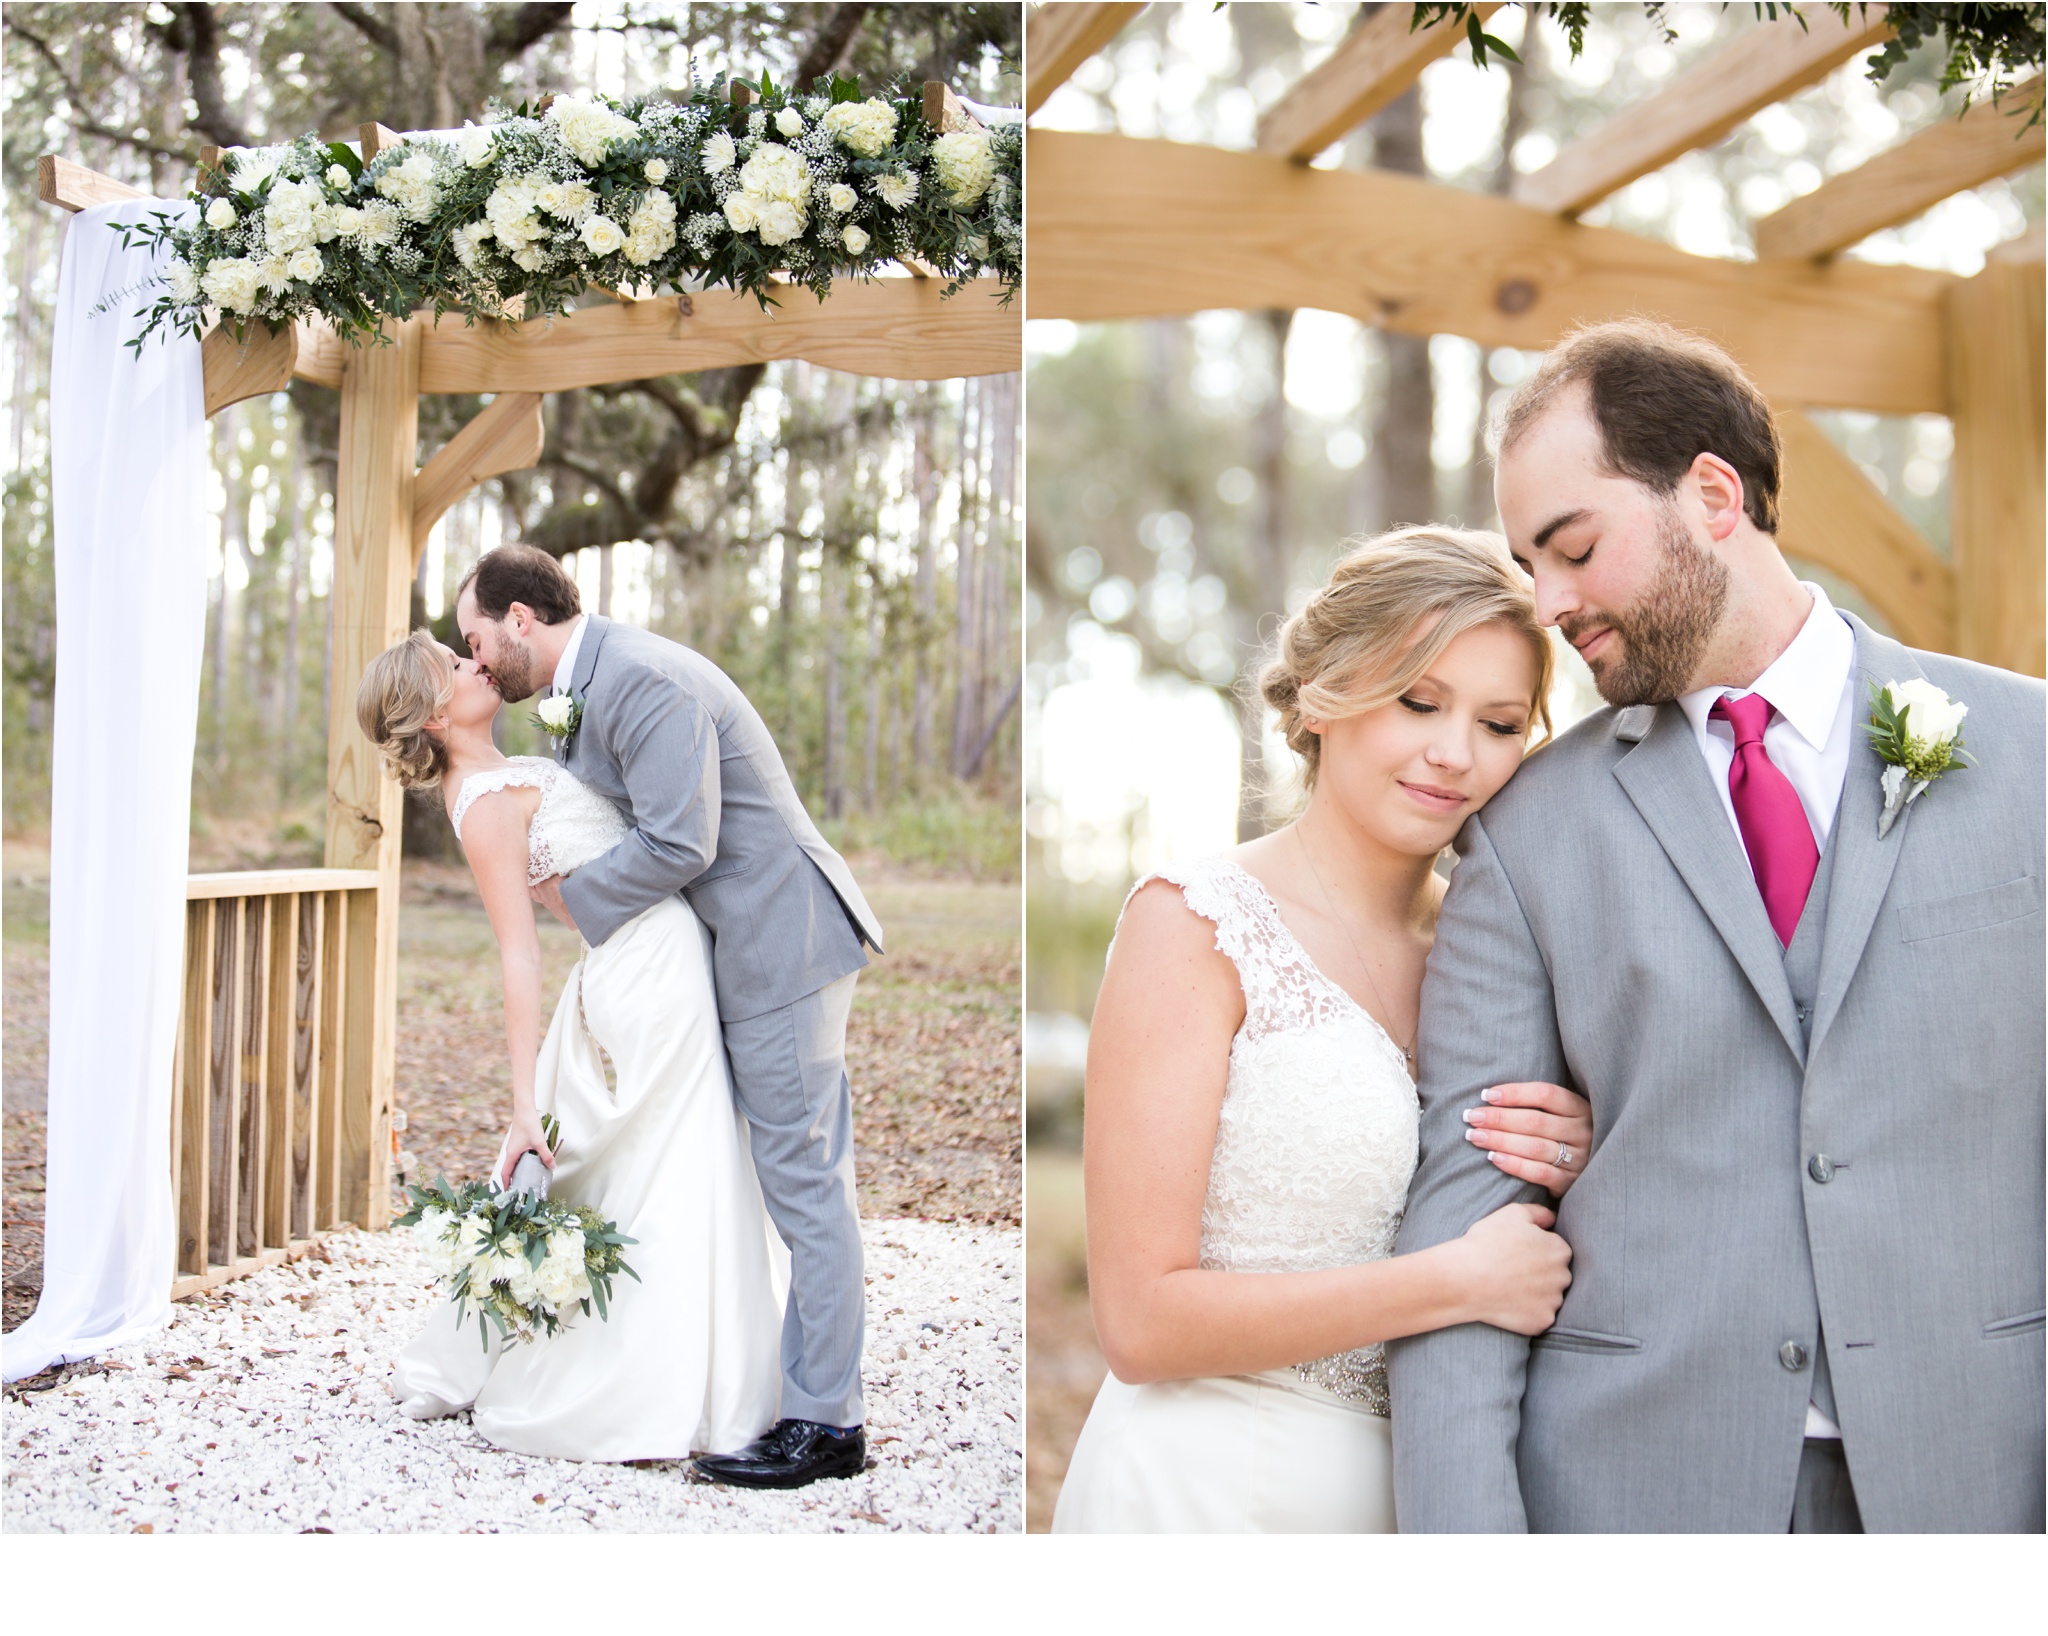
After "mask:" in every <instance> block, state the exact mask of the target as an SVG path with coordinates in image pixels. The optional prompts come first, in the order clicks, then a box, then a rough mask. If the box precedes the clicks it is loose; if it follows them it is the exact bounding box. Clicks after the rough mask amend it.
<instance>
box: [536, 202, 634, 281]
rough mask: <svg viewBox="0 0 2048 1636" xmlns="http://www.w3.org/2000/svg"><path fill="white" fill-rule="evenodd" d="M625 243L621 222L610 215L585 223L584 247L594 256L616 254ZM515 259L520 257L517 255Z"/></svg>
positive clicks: (594, 218)
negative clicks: (620, 226)
mask: <svg viewBox="0 0 2048 1636" xmlns="http://www.w3.org/2000/svg"><path fill="white" fill-rule="evenodd" d="M625 243H626V235H625V234H624V233H623V232H622V231H620V228H619V224H618V223H617V222H615V221H613V220H612V219H611V217H609V216H592V217H591V218H590V220H589V221H587V222H585V223H584V224H583V244H584V248H586V249H587V250H589V252H590V253H591V254H592V255H594V256H610V255H616V254H618V252H619V251H620V250H621V249H623V248H624V247H625ZM513 259H514V260H517V259H518V258H517V257H516V256H515V257H514V258H513ZM521 265H522V266H523V265H525V264H524V263H521ZM529 271H531V269H529Z"/></svg>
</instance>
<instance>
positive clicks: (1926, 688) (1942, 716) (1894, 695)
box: [1885, 677, 1970, 751]
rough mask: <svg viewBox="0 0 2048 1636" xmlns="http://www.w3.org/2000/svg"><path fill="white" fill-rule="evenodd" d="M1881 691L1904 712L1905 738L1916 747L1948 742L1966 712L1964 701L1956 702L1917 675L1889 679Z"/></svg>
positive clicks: (1958, 729)
mask: <svg viewBox="0 0 2048 1636" xmlns="http://www.w3.org/2000/svg"><path fill="white" fill-rule="evenodd" d="M1885 692H1886V693H1887V694H1888V695H1889V696H1890V698H1891V702H1892V708H1893V709H1894V710H1896V711H1899V712H1900V713H1902V714H1903V715H1904V716H1905V718H1906V739H1907V742H1908V743H1910V744H1911V745H1912V746H1913V748H1914V749H1916V750H1921V751H1926V750H1932V749H1936V748H1938V747H1939V746H1941V745H1944V744H1948V743H1951V742H1952V741H1953V740H1954V739H1955V736H1956V734H1957V733H1959V732H1960V731H1961V730H1962V726H1963V718H1964V717H1965V716H1967V715H1968V714H1969V713H1970V707H1969V706H1968V705H1966V704H1957V703H1956V702H1955V701H1954V700H1953V699H1951V698H1950V697H1949V696H1948V695H1947V694H1946V693H1944V692H1942V690H1941V689H1940V688H1938V687H1936V686H1935V685H1934V684H1933V683H1932V682H1928V681H1922V680H1920V679H1919V678H1917V677H1916V678H1915V679H1914V680H1912V681H1910V682H1892V683H1890V684H1889V685H1888V686H1887V687H1886V688H1885Z"/></svg>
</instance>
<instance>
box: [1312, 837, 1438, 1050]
mask: <svg viewBox="0 0 2048 1636" xmlns="http://www.w3.org/2000/svg"><path fill="white" fill-rule="evenodd" d="M1294 839H1295V841H1296V843H1297V844H1298V845H1299V846H1300V847H1301V855H1302V856H1303V857H1304V858H1306V859H1307V860H1308V872H1309V873H1310V874H1311V875H1313V876H1315V878H1316V890H1317V891H1319V892H1321V893H1322V894H1323V907H1324V908H1326V909H1328V910H1329V911H1330V918H1331V919H1332V920H1334V921H1336V923H1337V924H1338V926H1339V927H1341V928H1342V929H1343V932H1344V937H1345V940H1346V941H1347V942H1348V943H1350V945H1351V957H1352V958H1353V959H1354V960H1356V961H1357V962H1358V966H1359V969H1360V970H1361V971H1363V972H1364V973H1365V981H1366V986H1367V987H1369V988H1370V989H1371V990H1372V997H1373V999H1374V1000H1375V1001H1377V1002H1378V1004H1379V1008H1380V1010H1381V1012H1382V1013H1384V1015H1385V1017H1386V1018H1387V1019H1388V1020H1387V1021H1384V1022H1381V1021H1380V1019H1379V1018H1378V1017H1375V1018H1374V1019H1373V1020H1374V1021H1375V1022H1379V1023H1380V1032H1381V1033H1383V1034H1385V1035H1386V1036H1387V1038H1388V1040H1389V1041H1391V1042H1392V1044H1393V1047H1394V1049H1395V1050H1397V1051H1399V1052H1400V1053H1401V1056H1402V1058H1403V1060H1404V1061H1406V1062H1407V1064H1408V1077H1409V1078H1410V1079H1413V1078H1415V1077H1416V1076H1415V1045H1414V1042H1413V1041H1411V1042H1410V1043H1408V1044H1407V1045H1403V1044H1402V1043H1401V1042H1400V1041H1399V1040H1397V1039H1395V1038H1394V1028H1393V1022H1392V1018H1393V1015H1394V1014H1393V1012H1391V1011H1388V1010H1387V1001H1386V997H1385V996H1384V995H1382V994H1381V993H1380V985H1379V984H1378V983H1376V982H1374V981H1373V978H1372V967H1371V966H1369V965H1367V964H1366V960H1365V956H1364V954H1362V953H1361V952H1360V951H1359V947H1358V939H1357V938H1355V937H1353V936H1352V935H1351V923H1350V922H1349V921H1347V920H1346V919H1345V918H1344V917H1343V916H1342V915H1340V914H1338V913H1337V904H1336V901H1335V900H1334V899H1333V898H1332V897H1331V896H1330V889H1329V887H1327V886H1325V885H1324V884H1323V872H1322V871H1321V870H1320V869H1318V868H1317V867H1316V855H1315V854H1314V853H1313V852H1311V851H1309V849H1308V842H1307V841H1305V840H1303V839H1302V834H1301V825H1299V824H1296V825H1295V826H1294ZM1418 1020H1419V1019H1418Z"/></svg>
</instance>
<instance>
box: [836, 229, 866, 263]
mask: <svg viewBox="0 0 2048 1636" xmlns="http://www.w3.org/2000/svg"><path fill="white" fill-rule="evenodd" d="M839 242H840V243H841V244H843V245H845V246H846V248H847V251H848V253H849V254H851V255H856V256H857V255H859V254H860V253H861V252H862V251H863V250H865V249H866V248H867V247H868V236H867V234H865V233H863V232H862V231H861V230H860V229H859V228H858V227H849V228H848V229H847V230H846V231H845V232H844V233H841V234H840V235H839Z"/></svg>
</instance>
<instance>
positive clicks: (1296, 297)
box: [1025, 131, 1955, 414]
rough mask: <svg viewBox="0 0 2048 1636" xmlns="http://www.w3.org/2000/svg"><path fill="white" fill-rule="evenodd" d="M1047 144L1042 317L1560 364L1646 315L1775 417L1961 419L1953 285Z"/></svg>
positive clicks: (1034, 198)
mask: <svg viewBox="0 0 2048 1636" xmlns="http://www.w3.org/2000/svg"><path fill="white" fill-rule="evenodd" d="M1026 142H1027V146H1028V149H1029V152H1028V154H1027V156H1026V172H1025V174H1026V190H1027V197H1026V200H1025V212H1026V218H1027V219H1028V220H1029V221H1030V223H1031V294H1030V299H1031V312H1032V316H1033V317H1035V318H1067V319H1074V320H1077V321H1082V322H1086V321H1090V320H1097V319H1112V318H1149V317H1157V316H1165V315H1170V314H1175V313H1192V312H1200V311H1203V310H1204V309H1207V308H1212V307H1231V308H1238V309H1241V310H1251V309H1255V308H1260V307H1321V308H1325V309H1328V310H1329V311H1332V312H1342V313H1349V314H1351V315H1352V316H1353V317H1355V318H1358V319H1360V320H1362V321H1363V322H1365V323H1369V324H1375V325H1378V326H1380V327H1382V328H1385V329H1392V330H1399V331H1403V332H1405V333H1407V334H1411V335H1434V334H1439V333H1447V334H1453V335H1466V336H1470V337H1471V338H1472V339H1473V340H1475V341H1479V342H1481V343H1483V344H1484V345H1487V346H1513V347H1525V348H1542V347H1548V346H1550V345H1551V344H1552V343H1554V342H1555V341H1556V340H1557V339H1558V338H1559V337H1560V336H1562V335H1563V334H1564V332H1565V331H1566V330H1567V329H1569V328H1570V327H1571V326H1572V325H1574V324H1578V323H1589V322H1596V321H1599V320H1601V319H1607V318H1615V317H1620V316H1623V315H1625V314H1629V313H1646V314H1651V315H1654V316H1657V317H1661V318H1665V319H1668V320H1670V321H1671V322H1673V323H1677V324H1681V325H1684V326H1685V327H1687V328H1689V329H1693V330H1696V331H1699V332H1700V333H1702V334H1705V335H1708V336H1711V337H1712V338H1713V339H1715V340H1716V341H1718V342H1719V343H1720V344H1721V345H1723V346H1725V347H1727V348H1728V350H1729V351H1730V352H1732V353H1734V354H1735V356H1736V357H1737V358H1739V359H1741V360H1742V363H1743V365H1744V367H1745V368H1746V369H1748V370H1749V372H1750V373H1751V375H1752V376H1753V377H1754V378H1755V380H1756V381H1757V383H1758V384H1759V385H1760V386H1762V387H1763V389H1764V391H1765V392H1767V393H1768V394H1769V395H1770V397H1771V398H1772V400H1773V401H1774V402H1776V403H1780V404H1820V405H1829V406H1837V407H1843V408H1852V409H1867V410H1872V411H1875V412H1878V413H1883V414H1913V413H1918V412H1921V411H1933V412H1936V413H1945V412H1946V410H1947V406H1948V383H1947V376H1946V362H1945V356H1944V348H1945V334H1944V330H1943V325H1942V320H1941V300H1942V297H1943V295H1944V293H1945V292H1946V291H1947V290H1948V289H1949V288H1950V286H1951V285H1953V284H1954V283H1955V277H1954V275H1953V274H1949V273H1940V272H1930V271H1927V270H1925V269H1922V268H1917V267H1880V266H1872V265H1867V264H1864V263H1860V262H1855V261H1842V262H1837V263H1830V264H1827V265H1817V264H1815V263H1811V262H1793V263H1785V262H1773V263H1768V264H1765V263H1756V262H1734V261H1722V260H1720V259H1718V258H1714V257H1709V256H1692V255H1687V254H1686V253H1685V252H1684V251H1682V250H1675V249H1673V248H1672V247H1671V246H1669V245H1666V244H1658V243H1654V242H1652V241H1651V240H1649V239H1646V238H1641V237H1638V236H1637V235H1636V234H1633V233H1624V232H1621V231H1620V230H1618V229H1615V228H1597V227H1585V226H1581V225H1579V224H1578V223H1574V222H1564V221H1560V220H1559V219H1558V218H1557V217H1555V216H1553V215H1549V214H1547V213H1545V212H1543V211H1538V210H1532V209H1529V208H1528V207H1526V206H1523V205H1517V204H1513V203H1510V202H1509V201H1507V200H1505V199H1498V198H1494V197H1492V196H1490V195H1487V194H1481V193H1475V192H1469V191H1466V190H1464V189H1461V188H1453V187H1446V186H1443V185H1442V184H1439V183H1432V182H1427V181H1423V180H1421V179H1419V178H1416V177H1411V176H1398V175H1393V174H1390V173H1388V172H1385V171H1348V170H1315V169H1310V168H1306V167H1303V166H1300V165H1294V164H1290V163H1288V162H1287V161H1286V160H1284V159H1279V158H1275V157H1274V156H1272V155H1270V154H1258V153H1230V152H1225V151H1223V150H1221V149H1217V148H1201V147H1193V146H1190V145H1187V144H1183V143H1176V142H1154V141H1144V140H1140V139H1137V138H1134V137H1124V136H1105V135H1093V134H1087V133H1080V132H1070V131H1033V132H1031V133H1030V134H1029V136H1028V137H1027V138H1026ZM1219 222H1227V223H1228V224H1229V231H1228V232H1220V231H1218V228H1217V224H1218V223H1219Z"/></svg>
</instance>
